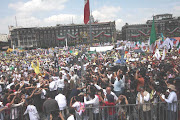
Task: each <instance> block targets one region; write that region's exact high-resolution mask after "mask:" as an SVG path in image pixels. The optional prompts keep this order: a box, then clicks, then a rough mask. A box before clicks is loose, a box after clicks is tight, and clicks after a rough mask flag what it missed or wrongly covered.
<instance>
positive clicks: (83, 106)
mask: <svg viewBox="0 0 180 120" xmlns="http://www.w3.org/2000/svg"><path fill="white" fill-rule="evenodd" d="M79 104H80V109H79V111H77V112H78V113H79V115H81V114H82V113H84V111H85V104H84V103H83V104H81V102H79Z"/></svg>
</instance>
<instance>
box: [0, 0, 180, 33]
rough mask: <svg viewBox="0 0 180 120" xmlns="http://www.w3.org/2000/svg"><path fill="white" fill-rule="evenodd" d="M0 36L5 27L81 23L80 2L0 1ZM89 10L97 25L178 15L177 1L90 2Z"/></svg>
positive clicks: (118, 25) (120, 26)
mask: <svg viewBox="0 0 180 120" xmlns="http://www.w3.org/2000/svg"><path fill="white" fill-rule="evenodd" d="M0 8H1V10H0V34H8V33H9V30H8V26H11V25H12V26H16V22H15V17H16V19H17V25H18V26H20V27H46V26H55V25H56V24H71V23H72V22H73V23H74V24H83V19H84V18H83V15H84V0H1V4H0ZM90 11H91V13H92V15H93V17H94V19H95V20H98V21H99V22H109V21H115V22H116V29H118V30H121V28H122V26H124V25H125V23H128V24H143V23H145V22H146V21H147V20H149V19H152V16H153V15H156V14H164V13H171V14H173V16H174V17H177V16H180V0H90Z"/></svg>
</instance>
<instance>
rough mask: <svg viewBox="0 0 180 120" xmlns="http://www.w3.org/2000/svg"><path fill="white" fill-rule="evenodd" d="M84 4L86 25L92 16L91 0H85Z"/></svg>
mask: <svg viewBox="0 0 180 120" xmlns="http://www.w3.org/2000/svg"><path fill="white" fill-rule="evenodd" d="M84 3H85V4H84V24H87V23H88V21H89V16H90V10H89V0H84Z"/></svg>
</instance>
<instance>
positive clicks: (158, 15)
mask: <svg viewBox="0 0 180 120" xmlns="http://www.w3.org/2000/svg"><path fill="white" fill-rule="evenodd" d="M167 15H171V16H172V15H173V14H169V13H165V14H157V15H155V17H160V16H167Z"/></svg>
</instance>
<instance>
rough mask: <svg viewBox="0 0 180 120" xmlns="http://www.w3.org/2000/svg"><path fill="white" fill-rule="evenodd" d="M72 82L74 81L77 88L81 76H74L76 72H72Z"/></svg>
mask: <svg viewBox="0 0 180 120" xmlns="http://www.w3.org/2000/svg"><path fill="white" fill-rule="evenodd" d="M70 76H71V80H73V81H74V83H75V85H76V86H77V85H78V84H79V76H78V75H76V74H74V71H71V75H70Z"/></svg>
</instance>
